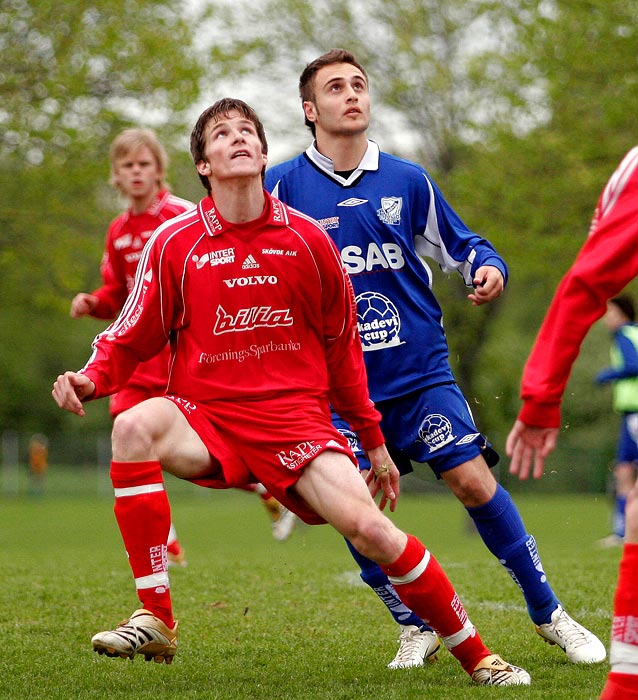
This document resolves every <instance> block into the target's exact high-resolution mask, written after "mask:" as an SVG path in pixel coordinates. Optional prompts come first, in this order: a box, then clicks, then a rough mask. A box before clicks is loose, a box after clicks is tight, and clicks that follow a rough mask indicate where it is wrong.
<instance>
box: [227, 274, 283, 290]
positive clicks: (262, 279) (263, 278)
mask: <svg viewBox="0 0 638 700" xmlns="http://www.w3.org/2000/svg"><path fill="white" fill-rule="evenodd" d="M278 283H279V280H278V279H277V277H276V276H275V275H254V276H251V277H235V278H234V279H230V280H224V284H225V285H226V286H227V287H230V288H231V289H232V288H233V287H254V286H256V285H261V284H278Z"/></svg>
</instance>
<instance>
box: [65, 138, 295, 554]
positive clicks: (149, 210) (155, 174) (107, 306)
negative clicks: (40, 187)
mask: <svg viewBox="0 0 638 700" xmlns="http://www.w3.org/2000/svg"><path fill="white" fill-rule="evenodd" d="M110 163H111V179H110V181H111V185H113V187H114V188H115V189H116V190H117V191H118V192H119V193H120V194H121V195H122V197H123V198H124V199H125V200H126V202H127V204H128V207H127V209H126V211H124V212H122V213H121V214H120V215H119V216H117V217H116V218H115V219H114V220H113V221H112V222H111V224H110V225H109V228H108V232H107V235H106V240H105V244H104V254H103V256H102V262H101V264H100V274H101V276H102V285H101V286H100V287H99V288H98V289H96V290H95V291H93V292H91V293H87V292H80V293H79V294H76V295H75V297H74V298H73V300H72V302H71V312H70V313H71V316H72V318H81V317H82V316H87V315H89V316H93V317H94V318H101V319H108V320H113V319H114V318H116V317H117V315H118V314H119V313H120V311H121V309H122V307H123V306H124V302H125V301H126V298H127V297H128V295H129V292H130V291H131V289H132V287H133V280H134V278H135V271H136V270H137V264H138V262H139V260H140V257H141V255H142V249H143V248H144V246H145V245H146V242H147V241H148V239H149V238H150V236H151V234H152V233H153V231H155V229H156V228H157V227H158V226H160V225H161V224H163V223H164V222H165V221H168V220H169V219H172V218H173V217H174V216H177V215H178V214H182V213H183V212H185V211H188V210H189V209H192V208H193V207H194V206H195V205H194V204H193V202H190V201H188V200H186V199H182V198H180V197H177V196H175V195H174V194H172V193H171V191H170V187H169V185H168V183H167V181H166V172H167V169H168V155H167V153H166V150H165V149H164V146H163V145H162V143H161V142H160V141H159V139H158V138H157V135H156V133H155V132H154V131H153V130H152V129H125V130H124V131H123V132H121V133H120V134H119V135H118V136H117V137H116V138H115V139H114V141H113V143H112V144H111V150H110ZM169 360H170V350H169V347H168V345H167V346H166V348H165V349H164V350H163V351H162V352H160V353H159V354H158V355H156V356H155V357H153V358H151V359H150V360H147V361H146V362H140V364H139V365H138V366H137V368H136V370H135V371H134V372H133V374H132V375H131V377H130V379H129V380H128V382H127V384H126V386H125V387H123V388H122V389H121V390H120V391H118V392H117V394H114V395H113V396H111V400H110V406H109V408H110V412H111V416H112V417H113V418H115V417H116V416H117V415H118V414H120V413H122V411H125V410H126V409H128V408H131V407H132V406H134V405H135V404H137V403H139V402H140V401H144V400H145V399H149V398H151V397H152V396H162V395H163V394H164V392H165V390H166V384H167V382H168V365H169ZM245 490H247V491H254V492H256V493H257V494H258V495H259V497H260V499H261V501H262V503H263V504H264V507H265V508H266V511H267V512H268V514H269V515H270V517H271V519H272V532H273V536H274V537H275V539H277V540H279V541H284V540H286V539H287V538H288V537H289V536H290V534H291V533H292V529H293V528H294V524H295V520H294V517H292V516H291V514H290V513H289V512H288V511H287V510H286V509H285V508H283V507H282V505H281V504H280V503H279V502H278V501H277V500H276V499H275V498H273V497H272V496H271V495H270V494H269V493H268V491H267V490H266V489H264V488H263V486H261V484H251V485H249V486H246V488H245ZM168 561H169V564H170V565H171V566H186V556H185V552H184V548H183V547H182V546H181V544H180V541H179V539H178V537H177V532H176V530H175V527H174V526H173V524H171V529H170V533H169V538H168Z"/></svg>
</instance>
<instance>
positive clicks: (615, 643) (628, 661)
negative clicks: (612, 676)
mask: <svg viewBox="0 0 638 700" xmlns="http://www.w3.org/2000/svg"><path fill="white" fill-rule="evenodd" d="M609 664H610V666H611V670H612V671H613V672H614V673H627V674H629V675H631V676H638V646H636V645H635V644H628V643H627V642H621V641H619V640H617V639H612V640H611V646H610V647H609Z"/></svg>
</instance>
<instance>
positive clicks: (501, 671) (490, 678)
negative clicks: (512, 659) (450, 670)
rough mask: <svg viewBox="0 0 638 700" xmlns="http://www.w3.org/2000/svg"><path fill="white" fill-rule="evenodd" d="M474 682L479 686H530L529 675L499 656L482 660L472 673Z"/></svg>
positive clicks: (495, 655)
mask: <svg viewBox="0 0 638 700" xmlns="http://www.w3.org/2000/svg"><path fill="white" fill-rule="evenodd" d="M472 680H473V681H474V682H475V683H477V684H478V685H529V684H530V683H531V682H532V679H531V678H530V675H529V673H527V671H526V670H525V669H523V668H519V667H518V666H513V665H512V664H508V663H507V661H503V659H502V658H501V657H500V656H499V655H498V654H492V655H491V656H486V657H485V658H484V659H481V660H480V661H479V663H478V664H477V665H476V667H475V668H474V670H473V671H472Z"/></svg>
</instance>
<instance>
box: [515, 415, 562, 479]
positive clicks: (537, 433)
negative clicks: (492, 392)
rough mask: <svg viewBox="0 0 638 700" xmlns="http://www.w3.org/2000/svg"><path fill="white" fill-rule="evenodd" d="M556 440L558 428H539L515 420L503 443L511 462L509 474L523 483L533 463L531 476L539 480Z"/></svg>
mask: <svg viewBox="0 0 638 700" xmlns="http://www.w3.org/2000/svg"><path fill="white" fill-rule="evenodd" d="M557 439H558V428H539V427H536V426H534V425H527V424H526V423H523V422H522V421H520V420H517V421H516V422H515V423H514V426H513V427H512V429H511V430H510V434H509V435H508V436H507V441H506V442H505V451H506V453H507V456H508V457H510V458H511V460H512V461H511V462H510V469H509V472H510V474H518V478H519V479H520V480H521V481H525V479H527V478H528V477H529V473H530V469H531V466H532V462H533V463H534V471H533V472H532V476H533V477H534V478H535V479H540V478H541V476H543V471H544V470H545V458H546V457H547V456H548V455H549V453H550V452H551V451H552V450H553V449H554V448H555V447H556V441H557Z"/></svg>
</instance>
